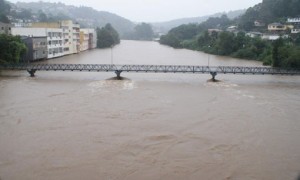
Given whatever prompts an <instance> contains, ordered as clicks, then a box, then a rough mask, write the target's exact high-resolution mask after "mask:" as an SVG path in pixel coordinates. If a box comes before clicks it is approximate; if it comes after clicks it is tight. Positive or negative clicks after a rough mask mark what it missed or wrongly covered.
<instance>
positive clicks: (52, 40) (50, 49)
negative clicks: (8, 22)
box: [12, 28, 64, 59]
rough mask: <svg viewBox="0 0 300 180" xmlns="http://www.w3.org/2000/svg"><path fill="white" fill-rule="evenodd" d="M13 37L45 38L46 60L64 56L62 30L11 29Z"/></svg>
mask: <svg viewBox="0 0 300 180" xmlns="http://www.w3.org/2000/svg"><path fill="white" fill-rule="evenodd" d="M12 34H13V35H20V36H28V37H47V58H48V59H50V58H55V57H60V56H63V55H64V52H63V36H62V29H58V28H12Z"/></svg>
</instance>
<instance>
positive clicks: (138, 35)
mask: <svg viewBox="0 0 300 180" xmlns="http://www.w3.org/2000/svg"><path fill="white" fill-rule="evenodd" d="M123 38H124V39H127V40H143V41H151V40H153V38H154V32H153V29H152V26H151V25H150V24H147V23H141V24H138V25H136V26H135V27H134V31H133V32H129V33H126V34H125V35H124V37H123Z"/></svg>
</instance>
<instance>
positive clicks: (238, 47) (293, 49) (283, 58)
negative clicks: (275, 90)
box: [160, 0, 300, 68]
mask: <svg viewBox="0 0 300 180" xmlns="http://www.w3.org/2000/svg"><path fill="white" fill-rule="evenodd" d="M279 1H280V2H282V0H276V2H279ZM266 2H269V1H268V0H265V1H263V3H262V4H264V3H266ZM293 2H294V3H296V1H293ZM297 2H299V1H297ZM262 4H260V5H257V6H259V7H260V6H262ZM279 4H280V3H279ZM291 4H293V3H291ZM257 6H255V7H254V8H257ZM299 7H300V6H299ZM273 8H274V7H273ZM297 8H298V7H297ZM250 9H251V8H250ZM294 9H295V8H294ZM250 11H251V10H250ZM294 11H295V10H293V11H292V12H293V13H294V14H295V13H296V12H294ZM299 12H300V11H299ZM299 12H298V13H299ZM247 13H249V10H248V11H247ZM247 13H246V14H245V15H246V16H245V15H243V16H241V17H240V18H239V19H234V20H230V19H229V18H228V17H227V16H226V15H223V16H221V17H214V18H209V19H208V20H207V21H205V22H203V23H201V24H187V25H181V26H179V27H176V28H173V29H172V30H170V31H169V33H168V34H166V35H164V36H161V38H160V43H161V44H165V45H168V46H172V47H174V48H187V49H192V50H199V51H204V52H206V53H210V54H216V55H223V56H232V57H236V58H241V59H250V60H259V61H262V62H263V63H264V64H265V65H272V66H274V67H288V68H290V67H292V68H300V34H296V35H292V34H290V37H289V38H280V39H279V40H277V41H275V42H272V41H267V40H262V39H261V38H260V37H256V38H251V37H249V36H247V35H246V34H245V33H244V31H246V30H247V28H246V27H245V26H242V25H241V26H240V25H238V24H241V22H246V21H244V20H243V19H244V18H245V17H247V16H248V15H249V14H248V15H247ZM293 13H290V15H292V14H293ZM286 15H287V13H286ZM272 17H273V18H278V15H274V16H272ZM255 20H256V18H253V19H251V27H250V26H249V28H252V26H254V21H255ZM271 22H272V21H271ZM248 23H250V22H248ZM245 24H247V23H245ZM231 25H238V26H239V28H242V29H240V32H239V33H231V32H228V31H226V29H227V28H228V27H229V26H231ZM208 29H210V31H208Z"/></svg>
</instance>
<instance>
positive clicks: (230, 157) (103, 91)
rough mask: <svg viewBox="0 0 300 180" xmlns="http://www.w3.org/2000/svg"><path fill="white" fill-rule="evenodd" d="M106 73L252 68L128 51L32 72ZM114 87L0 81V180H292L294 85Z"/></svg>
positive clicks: (19, 77)
mask: <svg viewBox="0 0 300 180" xmlns="http://www.w3.org/2000/svg"><path fill="white" fill-rule="evenodd" d="M111 55H113V57H112V56H111ZM112 61H113V63H114V64H163V65H166V64H172V65H173V64H175V65H207V64H208V63H209V64H210V65H236V66H238V65H241V66H260V65H261V64H260V63H258V62H255V61H245V60H237V59H233V58H225V57H219V56H212V55H210V56H209V55H207V54H204V53H201V52H193V51H189V50H175V49H172V48H169V47H166V46H161V45H159V44H158V43H155V42H136V41H122V43H121V44H120V45H119V46H117V47H115V48H113V49H112V50H111V49H106V50H92V51H87V52H83V53H81V54H77V55H71V56H66V57H62V58H58V59H54V60H50V61H47V62H43V63H83V64H85V63H94V64H97V63H111V62H112ZM122 76H123V77H125V79H123V80H122V81H118V80H113V77H114V74H112V73H85V72H39V71H38V72H37V73H36V77H34V78H31V77H29V75H28V74H27V73H26V72H1V76H0V178H1V180H20V179H23V180H41V179H47V180H57V179H62V180H81V179H89V180H99V179H101V180H102V179H103V180H123V179H127V180H141V179H143V180H144V179H145V180H148V179H149V180H153V179H162V180H176V179H178V180H181V179H190V180H194V179H195V180H199V179H205V180H210V179H211V180H217V179H224V180H225V179H226V180H227V179H233V180H236V179H242V180H254V179H257V180H260V179H264V180H265V179H267V180H268V179H270V180H271V179H272V180H274V179H275V180H276V179H278V180H283V179H284V180H289V179H290V180H295V179H297V176H298V175H299V173H300V140H299V138H300V118H299V116H300V79H299V77H292V76H245V75H218V76H217V79H218V80H220V82H218V83H213V82H209V81H207V80H208V79H210V78H211V77H210V76H209V75H192V74H143V73H141V74H139V73H122Z"/></svg>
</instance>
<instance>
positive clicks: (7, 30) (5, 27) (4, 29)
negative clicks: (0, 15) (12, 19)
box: [0, 22, 12, 34]
mask: <svg viewBox="0 0 300 180" xmlns="http://www.w3.org/2000/svg"><path fill="white" fill-rule="evenodd" d="M11 28H12V25H11V24H7V23H2V22H0V34H11Z"/></svg>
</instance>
